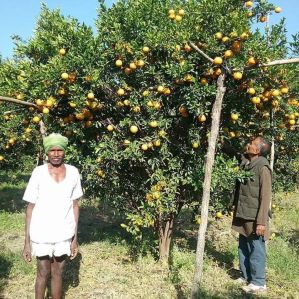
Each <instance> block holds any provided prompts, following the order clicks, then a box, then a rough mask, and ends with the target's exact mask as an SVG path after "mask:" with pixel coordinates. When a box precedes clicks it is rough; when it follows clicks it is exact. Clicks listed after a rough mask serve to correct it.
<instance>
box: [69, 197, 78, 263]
mask: <svg viewBox="0 0 299 299" xmlns="http://www.w3.org/2000/svg"><path fill="white" fill-rule="evenodd" d="M73 211H74V217H75V223H76V228H75V235H74V237H73V239H72V243H71V258H70V259H71V260H72V259H74V258H75V257H76V256H77V254H78V221H79V204H78V200H73Z"/></svg>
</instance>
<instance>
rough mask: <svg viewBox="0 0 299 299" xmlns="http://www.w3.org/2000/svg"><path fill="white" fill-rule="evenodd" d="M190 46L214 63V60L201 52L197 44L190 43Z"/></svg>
mask: <svg viewBox="0 0 299 299" xmlns="http://www.w3.org/2000/svg"><path fill="white" fill-rule="evenodd" d="M190 46H191V47H192V48H193V49H194V50H195V51H196V52H198V53H199V54H200V55H202V56H203V57H205V58H206V59H208V60H209V61H210V62H212V63H213V62H214V60H213V59H212V58H211V57H210V56H208V55H207V54H206V53H205V52H203V51H202V50H200V49H199V48H198V47H197V46H196V45H195V44H193V43H190Z"/></svg>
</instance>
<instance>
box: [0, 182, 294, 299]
mask: <svg viewBox="0 0 299 299" xmlns="http://www.w3.org/2000/svg"><path fill="white" fill-rule="evenodd" d="M26 179H27V177H26V176H21V177H16V178H15V179H14V180H15V181H14V182H13V183H10V182H9V179H8V178H7V181H3V180H2V181H1V182H3V183H2V184H1V185H0V198H1V206H0V298H3V299H14V298H22V299H23V298H33V297H34V296H33V289H34V279H35V270H36V268H35V263H32V264H29V265H28V264H26V263H25V262H23V261H22V259H21V251H22V246H23V236H24V233H23V230H24V224H23V223H24V209H23V208H24V204H23V203H22V201H21V197H22V194H23V192H24V188H25V182H26ZM298 198H299V196H298V194H280V195H279V196H276V198H275V204H276V205H277V206H278V209H276V210H275V211H274V217H273V221H272V223H271V225H272V229H273V231H275V234H276V235H275V237H273V238H272V239H271V240H270V241H269V242H268V246H267V249H268V250H267V252H268V257H267V286H268V289H269V291H268V294H267V296H264V297H262V298H274V299H276V298H277V299H278V298H279V299H280V298H290V299H291V298H294V299H295V298H299V293H298V290H299V285H298V284H299V280H298V278H299V273H298V231H299V227H298ZM190 219H192V217H191V212H190V211H188V210H185V211H183V213H182V215H181V217H180V218H179V219H178V221H177V230H176V236H175V239H174V244H173V248H172V254H171V259H170V265H169V267H166V266H165V264H161V263H159V262H157V260H156V259H155V257H154V255H152V254H149V253H148V254H143V255H140V254H139V255H136V252H135V254H133V253H134V251H132V245H133V244H134V243H133V242H132V240H131V239H130V237H129V236H128V235H127V233H125V232H124V230H122V229H121V228H120V223H121V220H120V219H118V218H117V217H115V216H114V215H113V214H112V212H111V210H110V209H109V208H108V207H101V206H99V205H98V203H97V202H95V201H89V200H84V201H82V202H81V216H80V227H79V240H80V255H79V256H78V257H77V258H76V259H75V260H74V261H71V262H68V263H67V265H66V269H65V274H64V291H65V298H66V299H76V298H78V299H79V298H107V299H108V298H124V299H131V298H146V299H147V298H149V299H151V298H153V299H154V298H155V299H156V298H165V299H166V298H167V299H168V298H182V299H183V298H189V294H190V289H191V286H192V279H193V271H194V258H195V249H196V235H197V225H195V224H193V223H191V222H190ZM230 225H231V218H230V217H228V216H225V217H224V218H223V219H221V220H219V221H215V220H213V219H211V221H210V222H209V227H208V233H207V240H206V252H205V265H204V275H203V282H202V287H201V290H200V295H199V298H207V299H225V298H227V299H237V298H246V297H244V295H243V294H242V292H241V291H240V287H239V286H238V285H236V284H235V283H234V281H233V277H235V275H236V273H237V271H236V268H237V266H238V257H237V236H236V235H235V234H234V233H232V232H231V229H230ZM247 298H250V297H247Z"/></svg>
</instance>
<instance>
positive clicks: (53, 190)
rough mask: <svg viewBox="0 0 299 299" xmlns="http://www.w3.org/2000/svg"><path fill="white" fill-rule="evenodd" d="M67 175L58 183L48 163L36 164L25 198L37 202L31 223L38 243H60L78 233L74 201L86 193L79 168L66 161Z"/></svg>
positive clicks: (34, 240) (32, 238)
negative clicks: (76, 231) (82, 185)
mask: <svg viewBox="0 0 299 299" xmlns="http://www.w3.org/2000/svg"><path fill="white" fill-rule="evenodd" d="M65 168H66V174H65V178H64V180H63V181H61V182H59V183H57V182H56V181H55V180H54V179H53V178H52V177H51V175H50V173H49V170H48V165H47V164H44V165H41V166H38V167H36V168H35V169H34V170H33V172H32V175H31V178H30V180H29V183H28V185H27V188H26V190H25V193H24V196H23V200H25V201H27V202H30V203H34V204H35V206H34V208H33V211H32V217H31V222H30V239H31V240H32V241H33V242H36V243H56V242H61V241H64V240H67V239H70V238H72V237H73V236H74V234H75V227H76V223H75V217H74V211H73V200H76V199H79V198H80V197H81V196H82V195H83V191H82V187H81V180H80V175H79V172H78V169H77V168H76V167H74V166H71V165H68V164H65Z"/></svg>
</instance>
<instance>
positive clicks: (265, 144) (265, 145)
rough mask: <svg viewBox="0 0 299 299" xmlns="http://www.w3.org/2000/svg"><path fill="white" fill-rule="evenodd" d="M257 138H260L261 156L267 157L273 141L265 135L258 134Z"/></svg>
mask: <svg viewBox="0 0 299 299" xmlns="http://www.w3.org/2000/svg"><path fill="white" fill-rule="evenodd" d="M256 139H258V140H259V150H260V156H263V157H266V156H267V155H268V154H269V153H270V150H271V143H270V142H269V141H268V140H266V139H265V138H264V137H263V136H258V137H256Z"/></svg>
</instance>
